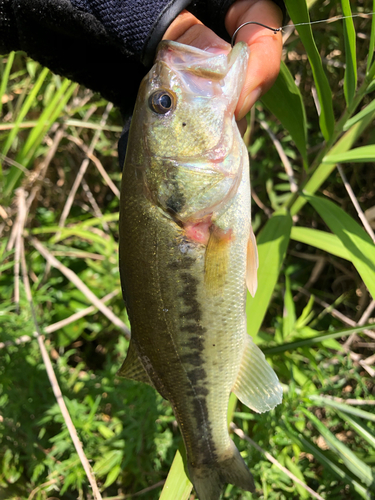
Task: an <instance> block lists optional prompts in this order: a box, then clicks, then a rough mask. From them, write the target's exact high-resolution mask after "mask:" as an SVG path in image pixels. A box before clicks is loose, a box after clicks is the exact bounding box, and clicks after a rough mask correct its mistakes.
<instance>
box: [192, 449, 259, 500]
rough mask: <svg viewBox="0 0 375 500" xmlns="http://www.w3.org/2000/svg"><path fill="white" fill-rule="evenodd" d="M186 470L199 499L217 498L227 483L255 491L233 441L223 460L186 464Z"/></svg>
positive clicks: (213, 499)
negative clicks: (194, 465) (196, 464)
mask: <svg viewBox="0 0 375 500" xmlns="http://www.w3.org/2000/svg"><path fill="white" fill-rule="evenodd" d="M188 470H189V476H190V479H191V482H192V483H193V485H194V488H195V491H196V492H197V495H198V498H199V500H219V498H220V495H221V492H222V490H223V486H224V485H225V484H227V483H231V484H234V485H236V486H239V487H240V488H242V489H243V490H245V491H251V492H254V491H255V485H254V479H253V476H252V475H251V473H250V471H249V469H248V468H247V466H246V464H245V462H244V460H243V458H242V457H241V455H240V452H239V451H238V450H237V448H236V446H235V444H234V443H233V441H231V448H230V450H229V453H228V455H226V457H225V459H224V460H222V461H220V460H219V461H217V462H214V463H212V464H208V465H202V466H198V467H193V466H192V465H190V464H188Z"/></svg>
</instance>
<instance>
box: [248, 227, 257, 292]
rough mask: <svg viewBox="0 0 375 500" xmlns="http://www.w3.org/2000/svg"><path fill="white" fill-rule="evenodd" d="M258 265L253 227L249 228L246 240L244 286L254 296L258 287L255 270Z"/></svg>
mask: <svg viewBox="0 0 375 500" xmlns="http://www.w3.org/2000/svg"><path fill="white" fill-rule="evenodd" d="M258 266H259V261H258V249H257V243H256V240H255V235H254V232H253V229H252V228H250V236H249V241H248V242H247V268H246V286H247V289H248V290H249V292H250V293H251V295H252V296H253V297H254V295H255V292H256V291H257V288H258V278H257V270H258Z"/></svg>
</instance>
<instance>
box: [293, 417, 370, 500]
mask: <svg viewBox="0 0 375 500" xmlns="http://www.w3.org/2000/svg"><path fill="white" fill-rule="evenodd" d="M284 424H285V426H286V427H287V430H286V432H287V434H288V436H289V437H290V438H291V439H292V440H293V441H294V442H295V443H297V444H298V446H299V447H300V448H301V449H303V450H304V451H306V452H308V453H311V454H312V455H313V456H314V458H315V459H316V460H318V461H319V462H320V463H321V464H322V465H323V466H324V467H326V468H327V469H328V470H330V471H331V472H332V473H333V474H334V475H335V476H336V477H338V478H339V479H340V480H343V481H345V482H346V483H347V484H350V485H352V486H353V488H354V489H355V490H356V492H357V493H358V494H359V495H361V497H362V498H364V499H365V500H371V499H372V495H371V494H370V493H369V492H367V488H364V487H363V486H362V485H361V484H360V483H358V481H356V480H355V479H353V478H352V477H351V476H349V474H347V473H346V472H345V471H344V470H343V469H342V468H341V467H339V466H338V465H337V464H335V463H334V462H333V461H332V460H330V459H329V458H328V457H327V455H326V454H324V453H323V452H322V451H321V450H319V448H318V447H317V446H315V445H314V444H312V443H311V442H310V441H308V440H307V439H305V438H304V437H303V436H302V434H300V433H299V432H297V431H295V430H294V429H293V428H292V427H291V426H290V425H289V424H288V422H287V421H285V420H284Z"/></svg>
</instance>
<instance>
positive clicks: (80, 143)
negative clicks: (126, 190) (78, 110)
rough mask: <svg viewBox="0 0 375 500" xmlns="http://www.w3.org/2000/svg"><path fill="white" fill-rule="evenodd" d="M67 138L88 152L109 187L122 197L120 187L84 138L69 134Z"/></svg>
mask: <svg viewBox="0 0 375 500" xmlns="http://www.w3.org/2000/svg"><path fill="white" fill-rule="evenodd" d="M66 137H67V139H69V140H70V141H72V142H74V143H75V144H77V146H79V147H80V148H81V149H82V151H84V153H85V154H86V156H87V158H89V159H90V160H91V161H92V162H93V164H94V165H95V166H96V168H97V169H98V171H99V173H100V175H101V176H102V177H103V179H104V181H105V182H106V183H107V185H108V187H109V188H110V189H111V190H112V192H113V194H114V195H115V196H117V198H120V190H119V189H118V187H117V186H116V185H115V184H114V183H113V181H112V179H111V178H110V177H109V175H108V174H107V172H106V170H105V168H104V167H103V165H102V162H101V161H100V160H99V158H98V157H97V156H95V155H94V154H93V153H90V152H89V148H88V147H87V146H86V144H85V143H84V142H83V141H82V139H79V138H78V137H74V136H73V135H67V136H66Z"/></svg>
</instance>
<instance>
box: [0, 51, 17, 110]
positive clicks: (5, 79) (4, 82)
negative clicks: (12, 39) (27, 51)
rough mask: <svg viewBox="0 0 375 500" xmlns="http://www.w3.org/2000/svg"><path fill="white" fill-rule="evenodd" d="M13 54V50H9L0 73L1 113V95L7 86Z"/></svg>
mask: <svg viewBox="0 0 375 500" xmlns="http://www.w3.org/2000/svg"><path fill="white" fill-rule="evenodd" d="M14 55H15V52H10V54H9V55H8V60H7V63H6V66H5V69H4V71H3V73H2V75H1V80H0V114H1V112H2V108H3V95H4V92H5V89H6V88H7V85H8V80H9V74H10V70H11V68H12V65H13V61H14Z"/></svg>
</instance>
